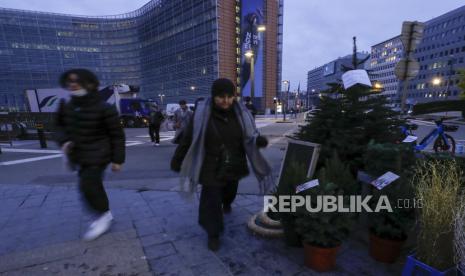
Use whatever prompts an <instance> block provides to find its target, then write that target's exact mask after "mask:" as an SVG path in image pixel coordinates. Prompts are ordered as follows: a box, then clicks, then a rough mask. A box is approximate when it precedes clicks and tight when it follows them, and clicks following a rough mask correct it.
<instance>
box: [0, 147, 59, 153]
mask: <svg viewBox="0 0 465 276" xmlns="http://www.w3.org/2000/svg"><path fill="white" fill-rule="evenodd" d="M2 151H4V152H24V153H61V150H35V149H3V148H2Z"/></svg>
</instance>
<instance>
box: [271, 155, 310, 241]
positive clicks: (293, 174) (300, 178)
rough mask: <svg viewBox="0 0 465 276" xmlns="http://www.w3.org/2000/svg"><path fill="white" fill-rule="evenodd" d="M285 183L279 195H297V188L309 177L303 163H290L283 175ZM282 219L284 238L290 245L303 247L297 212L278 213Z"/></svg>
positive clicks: (280, 188) (278, 192) (279, 188)
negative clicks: (297, 225) (296, 223)
mask: <svg viewBox="0 0 465 276" xmlns="http://www.w3.org/2000/svg"><path fill="white" fill-rule="evenodd" d="M281 177H282V178H283V183H286V184H287V185H281V186H279V187H278V189H277V193H276V194H277V196H278V197H279V196H293V195H296V188H297V186H298V185H300V184H303V183H305V182H306V181H307V180H308V179H307V171H306V169H305V166H304V165H303V164H298V163H296V162H293V163H291V164H290V166H289V169H287V170H286V171H285V172H284V173H283V175H282V176H281ZM278 216H279V218H280V220H281V225H282V227H283V230H284V240H285V242H286V244H287V245H288V246H294V247H301V246H302V242H301V237H300V236H299V234H298V233H297V232H296V225H295V220H296V214H294V213H278Z"/></svg>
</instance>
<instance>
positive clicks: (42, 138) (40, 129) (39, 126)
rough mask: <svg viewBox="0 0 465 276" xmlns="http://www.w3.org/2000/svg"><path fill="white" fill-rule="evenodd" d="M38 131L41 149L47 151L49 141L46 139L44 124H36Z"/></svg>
mask: <svg viewBox="0 0 465 276" xmlns="http://www.w3.org/2000/svg"><path fill="white" fill-rule="evenodd" d="M36 129H37V136H38V137H39V142H40V148H42V149H46V148H47V141H46V139H45V133H44V125H43V124H36Z"/></svg>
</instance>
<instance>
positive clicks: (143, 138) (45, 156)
mask: <svg viewBox="0 0 465 276" xmlns="http://www.w3.org/2000/svg"><path fill="white" fill-rule="evenodd" d="M273 123H275V120H274V119H257V121H256V125H257V128H263V127H266V126H268V125H271V124H273ZM174 136H175V131H163V132H161V133H160V142H167V141H171V140H173V138H174ZM149 142H150V136H149V135H148V134H145V135H137V136H135V137H130V138H129V139H128V140H126V147H133V146H140V145H144V144H147V143H149ZM37 143H38V142H37V141H15V142H14V143H13V146H11V145H10V144H4V143H0V146H1V147H2V152H5V153H23V154H24V153H25V154H30V155H32V156H34V155H36V156H34V157H30V156H29V157H27V158H22V159H15V160H9V161H3V162H0V166H11V165H18V164H24V163H30V162H37V161H42V160H49V159H54V158H61V157H62V156H63V154H62V152H61V150H48V149H30V148H27V147H30V146H32V145H37ZM25 147H26V148H25Z"/></svg>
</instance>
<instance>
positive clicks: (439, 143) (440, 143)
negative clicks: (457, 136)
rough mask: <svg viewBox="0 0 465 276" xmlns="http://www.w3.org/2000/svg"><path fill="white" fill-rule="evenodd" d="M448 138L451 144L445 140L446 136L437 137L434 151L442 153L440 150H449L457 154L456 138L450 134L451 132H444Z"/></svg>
mask: <svg viewBox="0 0 465 276" xmlns="http://www.w3.org/2000/svg"><path fill="white" fill-rule="evenodd" d="M444 135H445V136H446V139H447V143H448V144H449V145H446V141H444V138H443V137H442V136H440V137H438V138H436V141H434V146H433V149H434V152H436V153H440V152H449V153H451V154H455V140H454V138H452V136H450V135H449V134H444Z"/></svg>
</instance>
